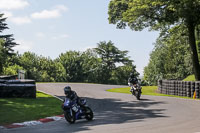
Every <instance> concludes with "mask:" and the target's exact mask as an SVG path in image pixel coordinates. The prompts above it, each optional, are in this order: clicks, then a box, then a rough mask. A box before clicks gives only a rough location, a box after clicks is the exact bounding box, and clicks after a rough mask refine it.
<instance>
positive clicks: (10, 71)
mask: <svg viewBox="0 0 200 133" xmlns="http://www.w3.org/2000/svg"><path fill="white" fill-rule="evenodd" d="M18 70H23V67H21V66H19V65H16V64H15V65H12V66H8V67H4V68H3V74H4V75H17V74H18Z"/></svg>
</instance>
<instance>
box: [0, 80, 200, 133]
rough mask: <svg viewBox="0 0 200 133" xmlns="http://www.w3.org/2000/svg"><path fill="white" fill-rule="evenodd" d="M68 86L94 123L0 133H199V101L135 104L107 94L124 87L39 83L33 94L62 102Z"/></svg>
mask: <svg viewBox="0 0 200 133" xmlns="http://www.w3.org/2000/svg"><path fill="white" fill-rule="evenodd" d="M66 85H70V86H71V87H72V89H73V90H75V91H76V92H77V94H78V95H79V96H80V97H84V98H86V99H87V103H88V105H89V106H90V107H91V108H92V110H93V111H94V120H93V121H89V122H88V121H86V120H77V121H76V123H75V124H68V123H67V122H66V121H65V119H64V118H63V119H61V120H59V121H53V122H48V123H44V124H41V125H35V126H27V127H21V128H14V129H0V132H1V133H88V132H90V133H200V100H191V99H180V98H172V97H162V96H145V95H142V97H141V100H140V101H138V100H136V98H135V97H133V96H131V95H130V94H122V93H113V92H107V91H105V90H106V89H112V88H119V87H127V86H117V85H101V84H82V83H39V84H37V90H42V91H44V92H47V93H50V94H52V95H55V96H58V97H60V98H64V92H63V88H64V87H65V86H66Z"/></svg>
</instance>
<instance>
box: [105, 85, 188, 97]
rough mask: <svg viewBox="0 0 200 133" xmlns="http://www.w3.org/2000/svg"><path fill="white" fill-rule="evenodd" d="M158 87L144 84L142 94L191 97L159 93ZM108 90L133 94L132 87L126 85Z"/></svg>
mask: <svg viewBox="0 0 200 133" xmlns="http://www.w3.org/2000/svg"><path fill="white" fill-rule="evenodd" d="M157 89H158V87H157V86H142V95H152V96H169V97H178V98H186V99H191V98H189V97H180V96H174V95H166V94H161V93H157ZM107 91H109V92H118V93H128V94H131V92H130V87H126V88H113V89H108V90H107Z"/></svg>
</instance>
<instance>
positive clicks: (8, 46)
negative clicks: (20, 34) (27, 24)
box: [0, 14, 17, 74]
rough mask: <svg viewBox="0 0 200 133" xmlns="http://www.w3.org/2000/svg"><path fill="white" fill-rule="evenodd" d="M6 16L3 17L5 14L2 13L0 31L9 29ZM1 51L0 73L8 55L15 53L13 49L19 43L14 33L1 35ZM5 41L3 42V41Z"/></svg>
mask: <svg viewBox="0 0 200 133" xmlns="http://www.w3.org/2000/svg"><path fill="white" fill-rule="evenodd" d="M5 21H6V18H3V14H0V33H2V32H3V30H5V29H8V27H7V24H6V23H5ZM0 40H1V42H0V53H1V55H0V56H2V57H3V58H1V57H0V58H1V61H0V63H1V65H0V74H1V73H2V72H3V65H4V64H5V60H6V58H7V57H9V56H11V55H13V54H14V53H13V52H14V50H13V49H12V48H13V47H14V46H16V45H17V44H16V43H15V42H13V41H14V39H13V35H12V34H10V35H0ZM2 41H3V42H2Z"/></svg>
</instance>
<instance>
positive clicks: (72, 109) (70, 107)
mask: <svg viewBox="0 0 200 133" xmlns="http://www.w3.org/2000/svg"><path fill="white" fill-rule="evenodd" d="M80 102H81V105H82V106H80V105H78V104H77V100H74V101H72V100H70V99H68V98H65V100H64V103H63V104H62V109H63V111H64V117H65V120H66V121H68V122H69V123H70V124H72V123H75V121H76V120H79V119H84V118H85V119H86V120H88V121H90V120H92V119H93V111H92V110H91V109H90V108H89V107H88V106H87V105H86V99H81V100H80Z"/></svg>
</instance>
